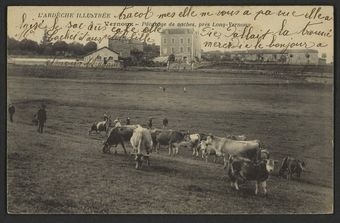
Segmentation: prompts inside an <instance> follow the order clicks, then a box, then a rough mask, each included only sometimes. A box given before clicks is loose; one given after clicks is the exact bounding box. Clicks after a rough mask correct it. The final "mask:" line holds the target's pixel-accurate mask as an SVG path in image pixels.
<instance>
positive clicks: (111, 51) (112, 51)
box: [84, 46, 119, 57]
mask: <svg viewBox="0 0 340 223" xmlns="http://www.w3.org/2000/svg"><path fill="white" fill-rule="evenodd" d="M104 48H106V49H108V50H110V51H111V52H113V53H116V54H118V55H119V53H118V52H116V51H114V50H111V49H110V48H108V47H106V46H104V47H102V48H99V49H96V50H95V51H92V52H90V53H88V54H86V55H85V56H84V57H87V56H88V55H91V54H93V53H95V52H97V51H100V50H102V49H104Z"/></svg>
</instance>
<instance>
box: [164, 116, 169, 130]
mask: <svg viewBox="0 0 340 223" xmlns="http://www.w3.org/2000/svg"><path fill="white" fill-rule="evenodd" d="M168 123H169V121H168V119H167V118H164V119H163V129H164V128H166V127H167V126H168Z"/></svg>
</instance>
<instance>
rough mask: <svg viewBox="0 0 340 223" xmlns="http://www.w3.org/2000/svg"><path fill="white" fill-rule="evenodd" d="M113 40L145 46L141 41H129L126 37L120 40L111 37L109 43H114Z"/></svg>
mask: <svg viewBox="0 0 340 223" xmlns="http://www.w3.org/2000/svg"><path fill="white" fill-rule="evenodd" d="M112 40H116V41H125V42H127V43H129V44H143V42H141V41H139V40H136V39H128V38H126V37H119V38H114V37H111V38H109V41H112Z"/></svg>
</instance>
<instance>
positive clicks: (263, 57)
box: [230, 49, 319, 65]
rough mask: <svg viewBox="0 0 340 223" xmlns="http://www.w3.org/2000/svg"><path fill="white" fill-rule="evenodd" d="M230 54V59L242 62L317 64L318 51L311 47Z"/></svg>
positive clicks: (234, 52)
mask: <svg viewBox="0 0 340 223" xmlns="http://www.w3.org/2000/svg"><path fill="white" fill-rule="evenodd" d="M230 56H231V59H232V60H236V61H243V62H260V63H282V64H312V65H317V64H319V57H318V51H317V50H313V49H291V50H286V51H284V52H282V51H281V50H245V51H233V52H231V54H230Z"/></svg>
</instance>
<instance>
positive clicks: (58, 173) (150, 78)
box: [6, 5, 334, 215]
mask: <svg viewBox="0 0 340 223" xmlns="http://www.w3.org/2000/svg"><path fill="white" fill-rule="evenodd" d="M6 47H7V120H6V122H7V150H6V155H7V157H6V159H7V162H6V177H7V179H6V180H7V188H6V189H7V213H9V214H189V215H197V214H200V215H201V214H204V215H212V214H219V215H234V214H241V215H247V214H332V213H333V205H334V204H333V200H334V196H333V194H334V187H333V185H334V172H333V165H334V162H333V160H334V141H333V140H334V132H333V128H334V125H333V122H334V115H333V110H334V98H333V95H334V83H333V80H334V66H333V63H334V52H333V47H334V18H333V7H332V6H322V5H318V6H314V5H304V6H296V5H295V6H190V5H188V6H147V5H145V6H8V7H7V46H6Z"/></svg>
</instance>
